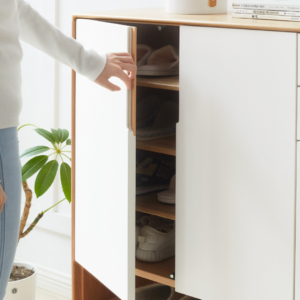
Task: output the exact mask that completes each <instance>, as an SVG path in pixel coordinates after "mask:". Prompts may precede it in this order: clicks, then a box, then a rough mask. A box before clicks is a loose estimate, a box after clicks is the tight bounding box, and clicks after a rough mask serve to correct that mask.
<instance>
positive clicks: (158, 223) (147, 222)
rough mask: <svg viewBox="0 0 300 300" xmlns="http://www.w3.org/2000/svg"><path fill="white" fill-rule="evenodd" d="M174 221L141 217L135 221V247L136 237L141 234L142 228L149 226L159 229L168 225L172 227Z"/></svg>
mask: <svg viewBox="0 0 300 300" xmlns="http://www.w3.org/2000/svg"><path fill="white" fill-rule="evenodd" d="M173 223H174V221H172V220H168V219H164V218H160V217H156V216H151V215H150V216H143V217H141V218H140V219H139V220H137V221H136V226H135V244H136V247H137V246H138V244H139V242H138V236H139V235H140V233H141V230H142V228H143V226H150V227H152V228H155V229H156V228H157V229H159V228H161V227H162V226H164V225H165V226H168V225H173Z"/></svg>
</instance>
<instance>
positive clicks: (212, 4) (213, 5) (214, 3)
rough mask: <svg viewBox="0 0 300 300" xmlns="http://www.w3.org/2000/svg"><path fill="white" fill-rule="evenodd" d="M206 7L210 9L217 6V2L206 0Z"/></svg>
mask: <svg viewBox="0 0 300 300" xmlns="http://www.w3.org/2000/svg"><path fill="white" fill-rule="evenodd" d="M208 5H209V6H210V7H215V6H217V0H208Z"/></svg>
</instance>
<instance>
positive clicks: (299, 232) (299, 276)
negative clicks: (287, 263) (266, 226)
mask: <svg viewBox="0 0 300 300" xmlns="http://www.w3.org/2000/svg"><path fill="white" fill-rule="evenodd" d="M299 93H300V88H298V109H299V96H300V94H299ZM298 111H299V110H298ZM298 121H299V114H298ZM298 124H299V123H298ZM298 129H299V125H298ZM298 135H299V131H298ZM296 199H297V201H296V255H295V274H296V275H295V300H300V142H299V141H298V142H297V198H296Z"/></svg>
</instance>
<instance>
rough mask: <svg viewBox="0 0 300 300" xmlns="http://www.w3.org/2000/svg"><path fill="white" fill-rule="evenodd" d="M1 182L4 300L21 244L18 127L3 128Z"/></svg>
mask: <svg viewBox="0 0 300 300" xmlns="http://www.w3.org/2000/svg"><path fill="white" fill-rule="evenodd" d="M0 181H1V182H0V184H1V186H2V188H3V190H4V192H5V194H6V202H5V204H4V207H3V210H2V213H1V214H0V300H2V299H3V298H4V296H5V293H6V286H7V282H8V279H9V275H10V271H11V268H12V265H13V262H14V258H15V253H16V248H17V245H18V235H19V225H20V209H21V189H22V186H21V181H22V177H21V164H20V157H19V142H18V135H17V127H10V128H4V129H0Z"/></svg>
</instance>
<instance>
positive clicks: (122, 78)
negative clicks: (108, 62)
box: [116, 70, 131, 90]
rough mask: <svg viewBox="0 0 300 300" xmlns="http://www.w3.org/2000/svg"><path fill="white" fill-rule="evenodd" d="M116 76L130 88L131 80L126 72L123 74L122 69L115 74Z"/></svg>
mask: <svg viewBox="0 0 300 300" xmlns="http://www.w3.org/2000/svg"><path fill="white" fill-rule="evenodd" d="M116 77H118V78H120V79H121V80H122V81H123V82H124V83H125V85H126V87H127V89H128V90H130V89H131V80H130V78H129V77H128V75H127V74H125V73H124V72H123V71H122V70H121V71H120V72H119V73H118V74H117V75H116Z"/></svg>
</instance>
